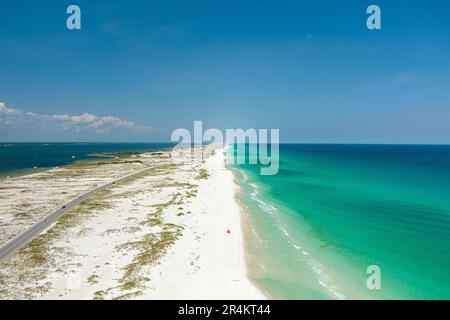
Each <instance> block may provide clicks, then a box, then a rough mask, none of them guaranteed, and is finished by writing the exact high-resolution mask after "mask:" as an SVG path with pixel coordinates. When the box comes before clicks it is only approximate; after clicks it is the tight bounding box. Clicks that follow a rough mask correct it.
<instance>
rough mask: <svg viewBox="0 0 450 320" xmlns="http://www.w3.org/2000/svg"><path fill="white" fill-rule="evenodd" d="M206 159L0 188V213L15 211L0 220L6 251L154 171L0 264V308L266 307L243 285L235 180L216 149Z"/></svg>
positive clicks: (54, 176) (92, 166)
mask: <svg viewBox="0 0 450 320" xmlns="http://www.w3.org/2000/svg"><path fill="white" fill-rule="evenodd" d="M198 152H201V149H197V150H196V153H198ZM207 153H211V155H210V156H208V157H205V158H204V160H202V159H201V158H199V157H196V158H194V159H190V158H187V157H186V158H185V159H183V161H182V163H174V162H173V160H171V158H170V154H169V152H168V151H164V152H156V153H145V154H138V155H126V156H122V157H119V158H118V159H116V160H110V162H108V160H105V161H102V163H101V165H100V164H98V163H95V162H87V163H82V164H77V165H74V166H67V167H63V168H58V169H55V170H52V171H48V172H41V173H37V174H35V175H30V176H25V177H16V178H12V179H8V180H2V181H0V187H1V188H0V198H2V199H6V198H8V201H7V203H6V202H5V201H2V205H1V207H0V210H2V212H3V211H5V212H6V211H7V210H6V209H7V208H11V207H14V208H16V209H15V210H14V211H11V210H9V212H10V213H9V214H8V215H3V216H2V217H1V218H0V223H1V224H0V231H2V232H3V231H4V230H8V231H6V232H3V239H2V243H4V242H5V241H6V240H7V239H10V238H11V237H13V236H15V235H17V234H18V233H19V232H20V231H22V230H24V229H26V228H27V227H29V226H30V225H32V224H33V223H35V222H36V221H37V220H38V219H41V218H42V217H44V216H45V215H46V214H48V213H50V212H51V211H52V209H54V208H57V207H58V206H59V205H60V204H61V203H64V202H66V201H67V200H69V199H70V198H73V197H74V196H76V195H77V194H79V193H81V192H85V191H86V190H89V189H90V188H92V187H95V186H97V185H100V184H101V183H105V182H107V181H108V179H112V178H117V177H118V176H125V175H127V174H129V173H130V172H134V171H138V170H141V169H142V168H144V167H145V166H147V167H149V166H150V167H152V168H154V170H149V172H148V173H145V174H142V175H141V176H138V177H135V178H132V179H130V180H129V181H125V182H122V183H120V184H118V185H116V186H114V187H112V188H110V189H108V190H106V191H102V192H101V193H99V194H95V195H94V196H92V197H91V198H90V199H88V200H86V201H84V202H83V203H81V204H80V205H79V206H78V207H76V208H75V209H73V210H71V211H69V212H67V213H66V214H65V215H64V216H63V217H61V218H60V219H59V220H58V222H57V223H55V224H54V225H53V226H52V227H51V228H49V229H48V230H47V231H46V232H44V233H43V234H41V235H40V236H39V237H38V238H36V239H35V240H33V241H32V242H30V243H29V244H28V245H27V246H25V247H24V248H22V249H21V250H19V251H18V252H16V253H15V254H14V255H13V256H11V257H10V258H9V259H8V260H6V261H4V262H2V263H1V264H0V266H1V268H0V298H1V299H264V298H265V296H264V295H263V294H262V293H261V291H260V290H259V289H258V288H256V286H255V285H253V283H252V282H250V281H249V280H248V278H247V268H246V263H245V253H244V243H243V233H242V224H241V212H240V208H239V206H238V204H237V202H236V200H235V192H236V185H235V184H234V182H233V174H232V173H231V171H230V170H228V169H227V168H226V166H225V161H224V154H223V153H224V152H223V149H222V148H218V149H215V150H214V151H212V147H210V148H209V149H208V152H207ZM74 173H76V174H74ZM61 180H63V181H64V182H65V183H61ZM55 186H58V188H57V189H56V190H57V191H56V192H55V188H54V187H55ZM66 189H67V190H66ZM37 195H38V196H37ZM24 204H26V205H24ZM18 208H22V209H18ZM18 217H20V218H18Z"/></svg>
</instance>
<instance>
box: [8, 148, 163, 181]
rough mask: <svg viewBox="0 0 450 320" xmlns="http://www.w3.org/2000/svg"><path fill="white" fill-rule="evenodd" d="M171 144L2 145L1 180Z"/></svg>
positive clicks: (151, 149)
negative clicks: (100, 155) (98, 155)
mask: <svg viewBox="0 0 450 320" xmlns="http://www.w3.org/2000/svg"><path fill="white" fill-rule="evenodd" d="M170 146H172V145H171V144H168V143H0V177H5V176H8V175H17V174H23V173H29V172H33V170H39V169H46V168H53V167H56V166H62V165H65V164H69V163H72V162H74V161H77V160H86V159H93V158H95V156H93V154H95V153H99V152H127V151H153V150H159V149H162V148H168V147H170Z"/></svg>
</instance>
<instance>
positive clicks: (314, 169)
mask: <svg viewBox="0 0 450 320" xmlns="http://www.w3.org/2000/svg"><path fill="white" fill-rule="evenodd" d="M280 160H281V161H280V171H279V173H278V174H277V175H275V176H261V175H260V174H259V167H258V166H255V165H235V166H233V170H234V173H235V175H236V178H237V179H236V180H237V182H238V183H239V185H240V187H241V192H240V194H239V201H240V202H241V205H242V206H243V208H244V209H245V210H246V212H247V214H248V217H247V218H248V221H247V250H248V253H249V256H250V259H249V261H250V271H251V274H250V275H251V278H252V280H253V281H254V282H255V283H257V284H258V285H259V286H260V287H261V288H262V289H263V290H264V291H266V292H268V293H269V294H270V295H271V296H272V297H273V298H280V299H289V298H295V299H369V298H370V299H371V298H380V299H448V298H450V289H449V288H450V198H449V197H448V195H449V194H450V170H449V169H450V146H413V145H281V146H280ZM370 265H378V266H379V267H380V269H381V286H382V287H381V289H380V290H369V289H368V288H367V286H366V281H367V278H368V276H369V275H368V274H367V272H366V271H367V267H368V266H370Z"/></svg>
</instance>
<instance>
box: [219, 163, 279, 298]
mask: <svg viewBox="0 0 450 320" xmlns="http://www.w3.org/2000/svg"><path fill="white" fill-rule="evenodd" d="M227 169H228V170H229V171H230V172H231V173H232V174H233V183H234V185H235V186H236V191H235V195H234V201H236V203H237V205H238V206H239V212H240V220H241V231H242V236H243V243H242V245H243V250H244V257H245V264H246V269H247V270H246V273H247V278H248V280H249V281H250V282H251V283H252V284H253V285H254V286H255V287H256V288H258V290H259V291H260V292H261V293H262V294H263V295H264V296H265V298H266V299H268V300H270V299H273V297H272V296H271V295H270V293H269V292H268V291H267V290H265V289H264V288H263V287H261V286H260V285H258V283H257V282H256V281H255V280H254V279H253V277H252V268H251V266H252V261H253V259H255V257H252V256H251V254H250V252H249V248H248V246H249V241H252V240H254V239H255V238H254V235H253V233H252V231H251V226H250V212H249V211H248V210H249V209H248V208H246V207H245V206H244V204H243V203H242V202H241V201H240V196H241V193H242V192H243V191H242V187H241V186H240V185H239V183H238V182H237V180H236V172H235V171H234V170H233V169H232V168H230V167H228V166H227Z"/></svg>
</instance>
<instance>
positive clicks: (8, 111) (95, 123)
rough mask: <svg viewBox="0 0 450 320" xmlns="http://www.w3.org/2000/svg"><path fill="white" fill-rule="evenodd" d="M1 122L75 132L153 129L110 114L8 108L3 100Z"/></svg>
mask: <svg viewBox="0 0 450 320" xmlns="http://www.w3.org/2000/svg"><path fill="white" fill-rule="evenodd" d="M0 122H2V123H3V124H4V125H8V126H13V125H19V126H38V127H43V126H52V127H53V128H56V129H59V130H74V131H75V132H80V131H85V130H92V131H94V132H97V133H103V132H108V131H111V130H114V129H128V130H133V131H136V132H148V131H151V130H152V128H150V127H147V126H143V125H137V124H135V123H133V122H131V121H128V120H124V119H120V118H117V117H114V116H110V115H109V116H96V115H93V114H90V113H87V112H85V113H83V114H80V115H68V114H52V115H47V114H38V113H34V112H24V111H22V110H20V109H13V108H8V107H7V106H6V105H5V103H3V102H0Z"/></svg>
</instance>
